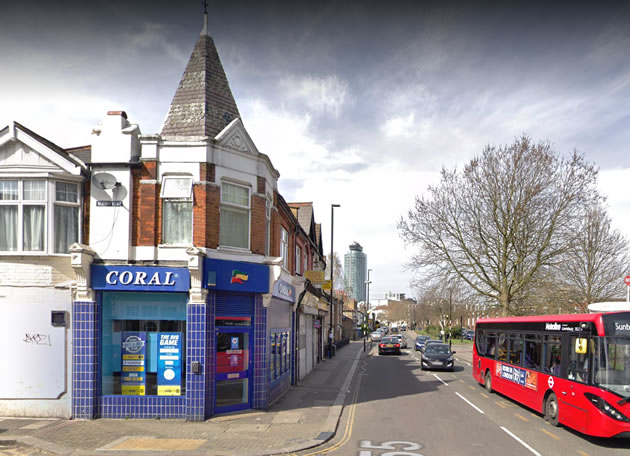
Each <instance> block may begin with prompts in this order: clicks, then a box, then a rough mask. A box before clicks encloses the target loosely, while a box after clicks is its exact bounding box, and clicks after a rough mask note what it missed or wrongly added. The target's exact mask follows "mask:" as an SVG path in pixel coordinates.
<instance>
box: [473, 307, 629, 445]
mask: <svg viewBox="0 0 630 456" xmlns="http://www.w3.org/2000/svg"><path fill="white" fill-rule="evenodd" d="M473 376H474V378H475V380H477V382H479V383H480V384H482V385H485V387H486V389H487V390H488V391H489V392H492V391H497V392H499V393H501V394H504V395H505V396H507V397H509V398H511V399H513V400H515V401H517V402H520V403H521V404H523V405H525V406H527V407H529V408H531V409H533V410H536V411H537V412H539V413H542V414H543V415H544V417H545V419H546V420H548V421H549V422H550V423H551V424H552V425H554V426H558V425H559V424H563V425H565V426H567V427H570V428H572V429H575V430H577V431H579V432H582V433H584V434H588V435H593V436H598V437H626V438H627V437H630V312H614V313H592V314H568V315H543V316H531V317H513V318H487V319H481V320H479V321H477V324H476V325H475V343H474V348H473Z"/></svg>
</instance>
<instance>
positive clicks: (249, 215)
mask: <svg viewBox="0 0 630 456" xmlns="http://www.w3.org/2000/svg"><path fill="white" fill-rule="evenodd" d="M225 185H232V186H234V187H240V188H243V189H245V190H247V204H246V205H243V204H238V203H234V202H228V201H224V199H223V195H224V186H225ZM220 191H221V198H220V200H221V204H220V207H219V246H220V247H223V248H228V249H236V250H242V251H249V250H250V248H251V247H250V246H251V235H252V230H251V226H252V211H251V207H252V190H251V186H250V185H246V184H242V183H239V182H234V181H231V180H228V179H224V180H222V181H221V190H220ZM223 209H227V210H230V209H232V210H237V211H243V212H244V211H247V245H246V246H245V247H241V246H234V245H229V244H225V243H223V242H222V240H221V221H220V219H221V215H220V214H221V211H222V210H223Z"/></svg>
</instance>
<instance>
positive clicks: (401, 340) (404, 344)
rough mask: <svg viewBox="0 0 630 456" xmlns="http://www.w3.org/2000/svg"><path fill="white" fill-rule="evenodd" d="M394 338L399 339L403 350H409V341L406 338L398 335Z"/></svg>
mask: <svg viewBox="0 0 630 456" xmlns="http://www.w3.org/2000/svg"><path fill="white" fill-rule="evenodd" d="M392 337H396V338H397V339H398V341H399V342H400V346H401V347H402V348H407V339H405V337H404V336H403V335H402V334H396V335H395V336H392Z"/></svg>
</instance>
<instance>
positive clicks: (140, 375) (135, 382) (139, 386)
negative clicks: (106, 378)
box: [120, 332, 147, 396]
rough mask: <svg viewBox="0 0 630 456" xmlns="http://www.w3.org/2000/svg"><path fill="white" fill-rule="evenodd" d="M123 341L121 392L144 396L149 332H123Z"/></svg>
mask: <svg viewBox="0 0 630 456" xmlns="http://www.w3.org/2000/svg"><path fill="white" fill-rule="evenodd" d="M121 341H122V342H121V344H120V345H121V347H120V348H121V361H122V375H121V378H120V386H121V392H122V394H123V395H128V396H144V395H145V391H146V366H145V361H146V349H147V344H146V341H147V333H145V332H123V333H122V334H121Z"/></svg>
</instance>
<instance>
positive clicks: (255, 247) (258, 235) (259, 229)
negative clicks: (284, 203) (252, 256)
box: [250, 195, 267, 255]
mask: <svg viewBox="0 0 630 456" xmlns="http://www.w3.org/2000/svg"><path fill="white" fill-rule="evenodd" d="M266 204H267V199H266V198H265V197H264V195H252V213H251V230H250V247H251V250H252V253H257V254H260V255H264V254H265V243H266V238H267V215H266V214H265V206H266Z"/></svg>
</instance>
